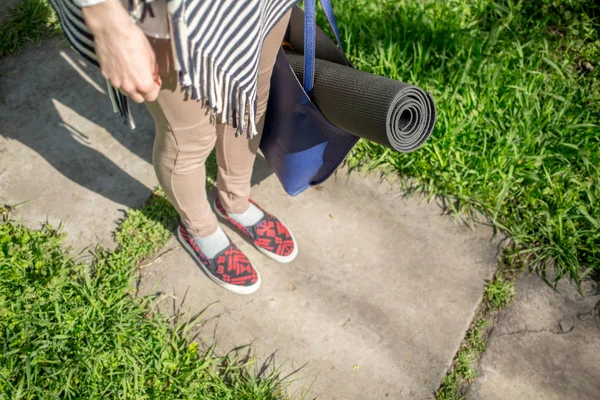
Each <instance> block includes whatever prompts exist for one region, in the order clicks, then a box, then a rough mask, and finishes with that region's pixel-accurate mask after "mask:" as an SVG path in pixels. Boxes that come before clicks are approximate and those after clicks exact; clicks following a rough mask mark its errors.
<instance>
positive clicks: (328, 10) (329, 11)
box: [320, 0, 344, 51]
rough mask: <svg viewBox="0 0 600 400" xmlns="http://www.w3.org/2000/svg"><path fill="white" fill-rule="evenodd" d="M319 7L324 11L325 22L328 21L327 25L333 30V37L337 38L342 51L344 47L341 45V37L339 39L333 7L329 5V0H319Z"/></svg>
mask: <svg viewBox="0 0 600 400" xmlns="http://www.w3.org/2000/svg"><path fill="white" fill-rule="evenodd" d="M320 1H321V7H322V8H323V11H324V12H325V16H326V17H327V22H329V26H331V29H332V30H333V34H334V35H335V39H336V40H337V44H338V46H339V48H340V49H342V51H344V48H343V47H342V39H340V31H339V30H338V26H337V22H336V20H335V15H334V14H333V7H332V6H331V1H329V0H320Z"/></svg>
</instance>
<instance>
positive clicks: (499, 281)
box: [484, 277, 515, 310]
mask: <svg viewBox="0 0 600 400" xmlns="http://www.w3.org/2000/svg"><path fill="white" fill-rule="evenodd" d="M514 295H515V285H514V283H513V282H512V281H510V280H505V279H503V278H502V277H498V278H496V279H494V280H492V281H490V282H489V283H488V285H487V286H486V288H485V293H484V298H485V300H486V301H487V302H488V305H489V307H490V309H491V310H502V309H503V308H504V307H506V306H507V305H508V304H509V303H510V302H511V300H512V298H513V297H514Z"/></svg>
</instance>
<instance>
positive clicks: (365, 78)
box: [286, 53, 436, 153]
mask: <svg viewBox="0 0 600 400" xmlns="http://www.w3.org/2000/svg"><path fill="white" fill-rule="evenodd" d="M286 55H287V58H288V62H289V64H290V66H291V67H292V70H293V71H294V73H295V74H296V76H297V77H298V80H299V81H300V82H302V81H303V73H304V57H303V56H302V55H298V54H295V53H286ZM312 100H313V102H314V104H315V105H316V106H317V107H318V108H319V110H320V111H321V112H322V113H323V115H324V116H325V118H327V119H328V120H329V121H330V122H331V123H333V124H334V125H336V126H337V127H339V128H341V129H343V130H345V131H347V132H349V133H351V134H353V135H356V136H359V137H362V138H365V139H368V140H371V141H373V142H377V143H380V144H382V145H384V146H387V147H391V148H392V149H394V150H397V151H401V152H403V153H407V152H410V151H413V150H416V149H418V148H419V147H421V146H422V145H423V144H424V143H425V141H426V140H427V139H428V138H429V135H431V131H432V130H433V126H434V125H435V117H436V111H435V103H434V102H433V99H432V98H431V95H430V94H429V93H427V92H425V91H424V90H423V89H421V88H418V87H416V86H413V85H409V84H407V83H402V82H398V81H395V80H393V79H388V78H384V77H381V76H377V75H373V74H369V73H367V72H363V71H358V70H356V69H354V68H351V67H347V66H344V65H340V64H336V63H332V62H329V61H325V60H319V59H317V60H316V64H315V83H314V88H313V94H312Z"/></svg>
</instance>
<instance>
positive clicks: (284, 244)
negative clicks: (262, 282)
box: [215, 196, 298, 263]
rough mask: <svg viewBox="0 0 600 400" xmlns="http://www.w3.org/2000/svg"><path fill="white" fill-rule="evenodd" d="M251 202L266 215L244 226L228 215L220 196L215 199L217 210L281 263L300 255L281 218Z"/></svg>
mask: <svg viewBox="0 0 600 400" xmlns="http://www.w3.org/2000/svg"><path fill="white" fill-rule="evenodd" d="M249 201H250V203H252V204H254V205H255V206H256V207H258V208H259V209H260V210H261V211H262V212H263V213H264V214H265V215H264V217H262V218H261V220H260V221H258V222H257V223H256V224H254V225H252V226H244V225H242V224H240V223H239V222H237V221H236V220H234V219H233V218H231V217H229V216H228V215H227V211H225V209H224V208H223V205H222V204H221V199H220V198H219V196H217V197H216V199H215V212H216V213H217V215H219V216H220V217H221V218H223V219H226V220H227V221H228V222H229V223H231V224H232V225H233V226H234V227H235V228H236V229H237V230H238V231H240V232H241V233H242V234H244V235H245V236H246V237H248V238H249V239H250V240H251V241H252V243H254V246H256V248H257V249H258V251H260V252H261V253H263V254H264V255H266V256H267V257H270V258H272V259H273V260H275V261H277V262H280V263H289V262H291V261H293V260H294V258H296V256H297V255H298V243H297V242H296V239H294V235H293V234H292V232H291V231H290V230H289V229H288V227H287V226H285V225H284V224H283V222H281V221H280V220H278V219H277V218H275V217H274V216H272V215H271V214H269V213H268V212H266V211H265V210H263V209H262V208H261V207H260V206H259V205H258V204H256V203H255V202H254V201H252V200H251V199H249Z"/></svg>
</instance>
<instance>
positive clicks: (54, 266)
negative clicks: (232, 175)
mask: <svg viewBox="0 0 600 400" xmlns="http://www.w3.org/2000/svg"><path fill="white" fill-rule="evenodd" d="M5 211H6V210H5ZM5 214H6V213H5ZM176 219H177V217H176V213H175V212H174V210H173V208H172V207H171V206H170V205H169V203H168V201H167V200H166V199H165V198H164V197H163V196H162V194H161V193H160V192H157V193H155V194H154V195H153V196H152V198H151V199H150V200H149V201H148V202H147V204H146V205H144V206H143V207H142V208H141V209H139V210H130V211H128V213H127V217H126V218H125V220H124V221H123V223H122V224H121V227H120V229H119V231H118V233H117V234H116V240H117V242H118V244H119V247H118V249H117V250H115V251H106V250H103V249H100V248H98V249H96V252H95V260H94V262H93V263H92V265H91V266H90V265H89V264H88V263H82V262H78V261H77V260H75V259H74V258H72V257H70V256H69V255H67V254H66V253H65V250H64V248H63V247H62V246H61V242H62V241H63V239H64V235H63V234H62V233H61V232H60V230H55V229H53V228H52V227H50V226H48V225H45V226H43V227H42V228H41V229H40V230H31V229H27V228H25V227H23V226H22V225H20V224H18V223H14V222H10V221H5V222H0V354H1V357H0V399H7V400H8V399H11V400H13V399H113V398H114V399H165V400H166V399H169V400H170V399H231V400H240V399H246V400H259V399H260V400H263V399H267V400H269V399H272V400H275V399H283V398H285V397H284V395H283V394H282V389H283V387H282V384H281V383H280V382H279V381H278V379H277V376H276V373H273V374H271V375H269V376H263V377H261V378H258V377H257V375H256V374H254V373H251V372H252V370H251V368H249V367H250V365H246V364H242V363H241V362H239V361H236V360H235V359H232V358H224V357H216V356H215V355H214V354H213V352H212V351H211V350H208V351H199V349H198V345H197V344H196V343H190V342H189V341H188V337H187V336H188V335H187V332H188V328H189V326H191V325H190V324H192V323H193V321H192V320H188V322H187V323H177V322H176V321H175V320H165V319H164V317H161V316H160V315H158V313H156V312H155V310H154V308H153V306H152V300H153V299H152V298H138V297H136V296H134V293H133V291H132V287H131V285H130V283H131V281H132V279H133V278H134V276H135V274H136V266H137V265H139V263H141V262H143V261H144V259H145V258H147V257H149V256H151V255H153V254H154V253H155V252H156V250H157V249H159V248H160V247H161V246H163V245H164V243H165V241H166V239H167V238H168V237H169V235H170V228H171V227H172V226H173V224H174V223H175V221H176ZM170 324H171V325H173V326H170Z"/></svg>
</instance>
